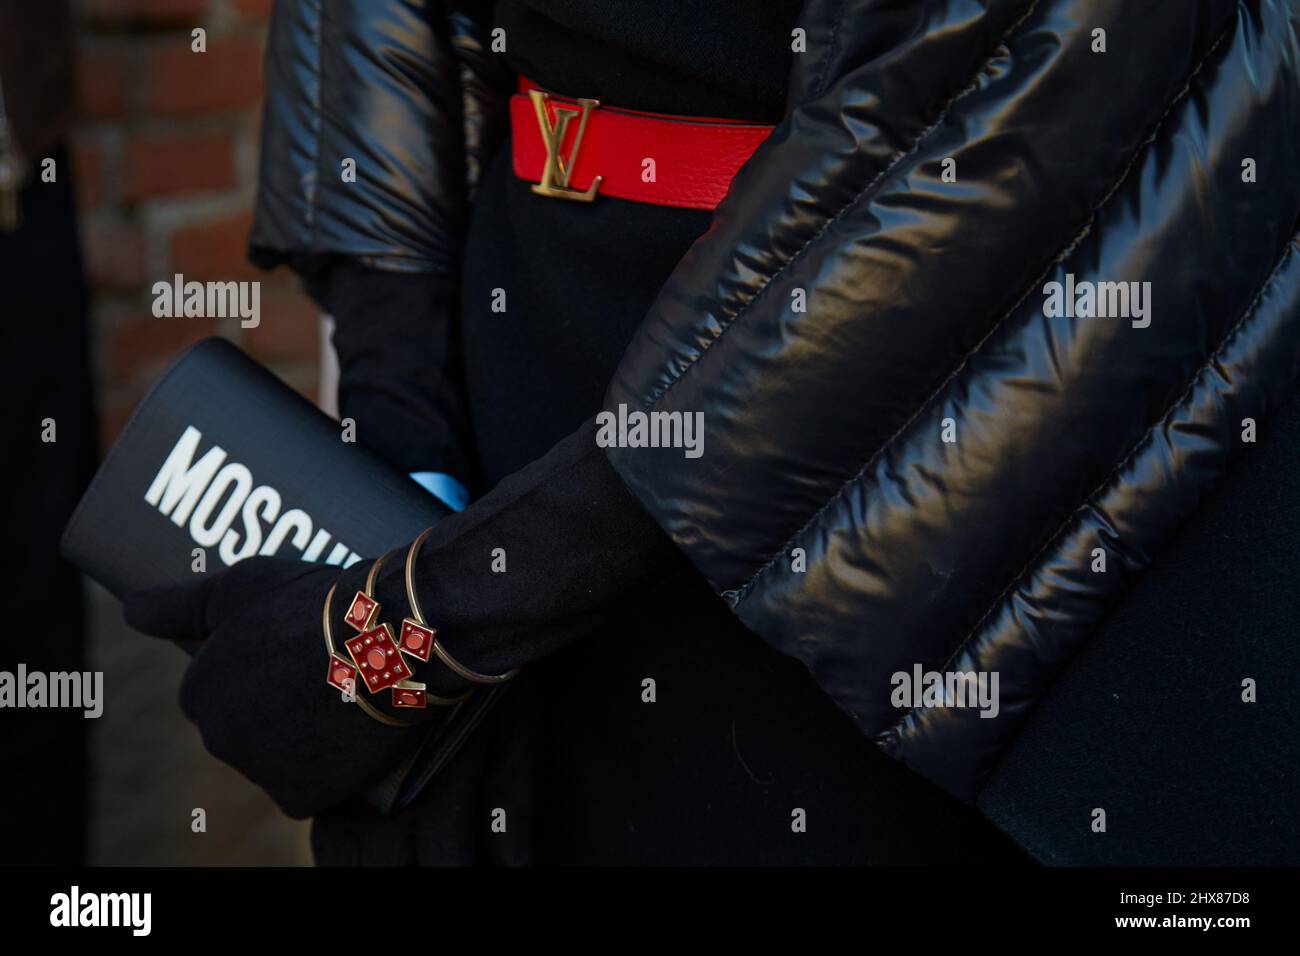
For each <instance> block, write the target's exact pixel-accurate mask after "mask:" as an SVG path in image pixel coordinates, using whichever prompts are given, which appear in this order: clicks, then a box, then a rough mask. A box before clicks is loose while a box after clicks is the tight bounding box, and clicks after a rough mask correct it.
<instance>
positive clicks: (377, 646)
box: [343, 624, 411, 694]
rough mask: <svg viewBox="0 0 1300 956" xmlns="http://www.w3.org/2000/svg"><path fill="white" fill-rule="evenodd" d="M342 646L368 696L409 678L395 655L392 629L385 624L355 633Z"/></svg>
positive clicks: (400, 657)
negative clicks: (354, 662) (353, 663)
mask: <svg viewBox="0 0 1300 956" xmlns="http://www.w3.org/2000/svg"><path fill="white" fill-rule="evenodd" d="M343 646H344V647H346V648H347V649H348V653H349V654H351V655H352V659H353V660H354V661H356V663H357V670H358V671H359V672H360V673H361V678H362V680H364V681H365V684H366V689H367V690H369V691H370V693H372V694H373V693H374V692H375V691H379V690H383V689H384V688H385V687H392V686H393V685H394V684H396V683H397V682H398V681H402V680H406V678H408V677H410V676H411V669H410V668H409V667H407V665H406V662H405V661H404V660H403V659H402V655H401V654H399V653H398V651H397V641H395V640H393V632H392V629H391V628H389V626H388V625H387V624H380V625H379V626H378V627H376V628H372V629H371V630H369V631H366V632H364V633H362V634H358V635H357V636H356V637H354V638H352V639H350V640H347V641H344V642H343Z"/></svg>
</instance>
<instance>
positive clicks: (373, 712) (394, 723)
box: [321, 568, 415, 727]
mask: <svg viewBox="0 0 1300 956" xmlns="http://www.w3.org/2000/svg"><path fill="white" fill-rule="evenodd" d="M371 570H372V571H373V570H374V569H373V568H372V569H371ZM337 587H338V582H337V581H336V582H334V583H333V584H331V585H330V589H329V593H328V594H326V595H325V607H324V610H323V611H322V612H321V630H322V631H324V633H325V650H326V652H327V653H328V654H329V657H330V665H331V666H333V663H334V661H335V659H339V660H342V658H341V656H340V655H339V652H338V651H337V650H335V648H334V629H333V627H331V626H330V606H331V604H332V603H333V601H334V591H335V589H336V588H337ZM353 673H354V674H355V671H354V672H353ZM332 686H335V687H337V686H338V685H337V684H334V685H332ZM352 699H353V700H354V701H355V702H356V704H357V706H359V707H360V708H361V709H362V711H364V712H365V713H366V714H369V715H370V716H371V717H373V718H374V719H375V720H377V721H379V722H380V723H381V724H387V725H388V726H389V727H414V726H415V725H414V724H412V723H410V722H408V721H405V720H398V719H397V718H396V717H389V716H388V715H387V714H385V713H384V712H383V711H382V710H380V709H379V708H377V707H375V706H374V705H373V704H372V703H370V701H368V700H366V699H365V698H364V697H362V696H361V694H360V693H359V692H358V688H357V684H356V679H355V677H353V678H352Z"/></svg>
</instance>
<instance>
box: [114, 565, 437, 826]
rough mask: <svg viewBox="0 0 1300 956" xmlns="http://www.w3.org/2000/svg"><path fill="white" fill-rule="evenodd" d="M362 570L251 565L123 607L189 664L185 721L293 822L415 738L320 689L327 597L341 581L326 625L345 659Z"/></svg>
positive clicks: (138, 597) (361, 783)
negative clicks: (184, 654)
mask: <svg viewBox="0 0 1300 956" xmlns="http://www.w3.org/2000/svg"><path fill="white" fill-rule="evenodd" d="M368 567H369V562H365V561H363V562H361V563H360V564H358V565H355V566H354V567H353V568H352V569H349V570H348V571H344V572H342V574H340V572H339V569H338V568H333V567H325V566H322V565H316V564H305V563H303V562H301V561H296V560H289V559H282V558H250V559H249V560H247V561H242V562H240V563H239V564H237V565H235V566H234V567H233V568H231V569H230V570H228V571H224V572H222V573H220V574H214V575H211V576H208V577H204V578H202V579H200V580H198V581H195V582H194V583H192V584H183V585H179V586H176V587H168V588H158V589H152V590H147V591H140V592H136V593H133V594H130V595H128V596H127V598H126V605H125V612H126V620H127V623H128V624H130V625H131V626H132V627H134V628H136V629H137V630H140V631H143V632H145V633H147V634H152V635H155V636H157V637H163V638H167V639H170V640H173V641H175V642H176V643H177V644H179V645H181V646H182V647H183V648H185V649H186V650H187V651H189V652H190V653H192V654H193V660H192V661H191V662H190V665H189V668H188V669H187V670H186V672H185V678H184V680H183V681H182V683H181V709H182V710H183V711H184V712H185V715H186V716H187V717H189V719H190V720H192V721H193V722H194V723H195V724H197V725H198V728H199V731H200V732H201V733H202V735H203V743H204V745H205V746H206V747H207V749H208V750H209V751H210V752H211V753H212V754H213V755H214V756H216V757H218V758H219V759H221V760H223V761H225V762H226V763H228V764H230V765H231V766H232V767H234V768H235V769H236V770H238V771H240V773H242V774H244V775H245V776H246V777H248V778H249V779H250V780H252V781H253V782H254V783H256V784H258V785H259V786H261V787H263V788H264V789H265V790H266V791H267V793H269V794H270V795H271V797H272V798H273V799H274V800H275V802H276V803H277V804H279V805H280V807H281V808H282V809H283V810H284V812H285V813H287V814H289V815H290V816H293V817H305V816H310V815H311V814H313V813H315V812H317V811H318V810H320V809H322V808H324V807H327V806H329V805H331V804H333V803H337V802H338V801H340V800H342V799H344V798H345V797H348V796H350V795H352V794H354V793H356V792H358V791H359V790H361V789H363V788H364V787H365V786H366V785H367V784H369V783H371V782H372V781H374V780H375V779H377V778H378V777H380V776H382V774H383V773H384V772H385V771H387V770H389V769H391V768H392V767H394V766H396V765H397V764H398V762H400V761H401V759H402V758H403V757H404V756H405V755H406V754H407V753H408V752H409V751H410V750H411V749H412V748H413V747H415V746H416V745H417V744H418V743H419V740H420V738H421V735H422V733H423V730H422V729H421V728H420V727H413V728H400V727H390V726H386V725H384V724H381V723H379V722H378V721H376V720H374V719H373V718H371V717H369V716H367V715H366V714H365V713H363V712H362V711H361V709H360V708H359V707H357V706H356V704H354V703H349V702H345V701H344V700H343V694H342V692H340V691H338V690H335V689H334V688H332V687H330V686H328V685H327V684H326V683H325V675H326V670H327V667H326V660H327V655H326V651H325V639H324V636H323V634H322V630H321V608H322V606H323V602H324V600H325V594H326V592H327V591H328V590H329V588H330V586H331V585H332V584H334V582H335V581H336V580H337V581H338V582H339V584H338V589H337V592H336V594H335V598H334V603H333V609H332V610H333V612H334V613H333V616H332V619H333V626H334V639H335V645H336V646H337V647H338V648H339V649H340V651H342V641H343V640H345V639H346V638H348V637H351V636H353V635H354V634H355V633H356V632H355V631H352V630H350V629H348V628H347V627H346V626H345V625H344V624H343V615H344V613H346V611H347V605H348V603H349V602H350V601H351V599H352V596H353V594H354V593H355V592H356V591H357V590H358V589H360V587H361V586H362V583H363V581H364V577H365V572H366V570H367V568H368ZM364 693H365V691H364V690H362V689H358V690H357V694H358V695H360V694H364ZM372 700H374V698H372ZM401 713H402V716H403V718H404V719H411V718H407V716H406V715H407V714H411V715H416V717H415V719H417V720H418V719H420V718H421V717H423V718H424V719H425V720H428V719H438V718H439V717H441V716H442V712H441V711H437V712H435V709H430V710H427V711H421V710H403V711H402V712H401Z"/></svg>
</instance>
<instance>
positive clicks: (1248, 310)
mask: <svg viewBox="0 0 1300 956" xmlns="http://www.w3.org/2000/svg"><path fill="white" fill-rule="evenodd" d="M1296 242H1300V232H1294V233H1292V235H1291V236H1290V238H1288V239H1287V241H1286V242H1285V243H1284V244H1283V248H1282V251H1281V253H1280V254H1279V255H1278V256H1277V258H1276V259H1275V261H1274V264H1273V268H1272V269H1271V270H1270V271H1269V273H1268V275H1267V276H1266V277H1265V278H1264V281H1263V282H1262V283H1261V284H1260V286H1259V288H1258V289H1256V291H1255V294H1254V295H1253V296H1251V298H1250V300H1249V301H1248V302H1247V304H1246V307H1245V309H1244V310H1243V312H1242V314H1241V315H1240V316H1238V317H1237V320H1236V321H1235V322H1233V323H1232V325H1231V326H1229V328H1228V329H1227V330H1226V331H1225V332H1224V333H1223V335H1222V337H1220V339H1219V341H1218V343H1217V344H1216V345H1215V347H1214V351H1213V352H1211V353H1210V354H1209V355H1207V356H1206V358H1205V361H1203V362H1202V363H1201V364H1200V365H1199V366H1197V368H1196V369H1195V370H1194V371H1193V372H1192V374H1191V377H1190V378H1189V379H1188V382H1187V385H1186V386H1185V387H1184V388H1183V390H1182V392H1181V393H1180V394H1179V395H1178V397H1177V398H1176V399H1174V400H1173V401H1172V402H1170V403H1169V405H1168V406H1167V407H1166V408H1165V410H1164V411H1163V412H1161V413H1160V415H1159V417H1158V418H1156V420H1155V421H1154V422H1153V423H1152V424H1151V425H1150V426H1148V427H1147V429H1146V430H1145V431H1144V432H1143V433H1142V434H1141V435H1139V436H1138V437H1137V439H1136V440H1134V442H1133V444H1132V445H1131V446H1130V447H1129V449H1128V451H1127V452H1125V453H1124V457H1123V458H1121V459H1120V460H1119V461H1118V462H1117V463H1116V464H1115V466H1114V467H1113V468H1111V470H1110V471H1109V472H1108V473H1107V474H1106V476H1105V477H1104V478H1102V480H1101V481H1100V482H1098V484H1097V486H1096V487H1095V488H1093V490H1092V491H1091V492H1089V493H1088V494H1087V495H1085V496H1084V498H1083V500H1082V501H1081V502H1080V503H1079V505H1078V506H1077V507H1075V508H1074V509H1073V510H1072V511H1071V512H1070V513H1069V514H1068V515H1066V517H1065V519H1064V520H1063V521H1062V522H1061V523H1060V525H1058V526H1057V527H1056V529H1055V530H1053V531H1052V533H1051V534H1050V535H1049V536H1048V537H1047V540H1046V541H1044V542H1043V544H1042V545H1041V546H1040V547H1039V548H1038V549H1037V550H1036V551H1035V552H1034V554H1033V556H1032V557H1030V558H1029V560H1028V561H1026V562H1025V564H1024V567H1022V568H1021V569H1020V570H1019V571H1018V572H1016V574H1015V575H1014V576H1013V577H1012V579H1011V582H1010V583H1009V584H1008V585H1007V586H1006V587H1005V588H1004V589H1003V590H1002V592H1001V593H1000V594H999V595H998V596H997V597H996V598H994V599H993V601H992V603H991V604H990V605H989V607H988V609H987V610H986V611H985V612H984V613H983V614H982V615H980V617H979V619H978V620H977V621H976V622H975V625H974V626H973V627H972V628H971V629H970V631H969V632H968V633H967V635H966V636H965V637H964V638H962V640H961V641H960V642H959V643H958V644H957V646H956V647H955V648H954V649H953V650H952V652H951V653H949V654H948V655H947V657H946V658H944V662H943V666H942V668H941V669H942V670H947V669H948V667H950V666H951V665H952V663H953V662H954V661H955V660H957V658H959V657H960V656H961V655H962V654H963V653H964V652H965V651H966V650H967V649H968V648H969V647H970V646H971V644H972V642H973V641H974V640H976V639H977V635H978V634H979V633H980V632H981V631H982V630H983V628H984V625H985V623H986V622H987V621H988V619H989V617H990V616H991V615H992V614H993V612H994V611H996V610H997V608H998V606H999V605H1000V604H1002V602H1003V601H1005V600H1006V598H1007V596H1008V595H1009V594H1011V592H1012V591H1014V590H1015V589H1016V588H1017V587H1019V586H1020V584H1021V582H1022V581H1023V580H1024V577H1025V574H1026V572H1027V571H1029V569H1030V568H1032V567H1033V566H1034V564H1036V563H1037V562H1038V560H1039V558H1041V557H1042V556H1043V554H1044V552H1046V551H1047V549H1048V548H1050V547H1051V546H1052V545H1053V544H1054V543H1056V542H1057V541H1058V540H1059V539H1060V537H1061V533H1062V532H1063V531H1065V530H1066V529H1067V528H1068V527H1069V526H1070V525H1071V524H1073V523H1075V522H1077V521H1078V520H1079V516H1080V515H1081V514H1083V513H1084V512H1085V511H1086V510H1087V509H1088V508H1095V507H1096V504H1095V500H1096V498H1097V496H1098V495H1099V494H1100V493H1101V492H1103V491H1105V490H1106V487H1107V486H1108V485H1110V484H1111V482H1112V481H1113V480H1114V478H1115V476H1116V475H1117V474H1118V473H1119V472H1120V471H1121V470H1122V469H1123V468H1124V467H1125V466H1126V465H1128V464H1129V463H1130V462H1131V461H1132V460H1133V459H1134V456H1136V455H1137V454H1138V452H1139V451H1140V450H1141V448H1142V446H1143V444H1144V443H1145V442H1146V441H1147V440H1148V439H1149V438H1150V437H1151V436H1152V435H1153V434H1155V432H1156V430H1157V429H1158V428H1159V427H1160V426H1161V425H1162V424H1163V423H1164V422H1165V421H1166V420H1167V419H1168V418H1169V416H1170V415H1171V414H1172V413H1173V412H1174V411H1175V410H1176V409H1177V408H1178V407H1179V406H1180V405H1182V404H1184V403H1185V402H1186V401H1187V398H1188V396H1189V395H1191V393H1192V391H1193V390H1194V389H1195V388H1196V386H1197V384H1198V383H1199V382H1200V381H1201V379H1202V376H1203V375H1204V374H1205V372H1206V370H1207V369H1209V368H1211V367H1212V366H1213V365H1215V364H1216V363H1217V362H1218V361H1219V360H1221V359H1222V357H1223V352H1224V349H1226V348H1227V347H1228V345H1229V344H1230V340H1231V339H1232V338H1233V337H1234V336H1235V335H1236V334H1237V332H1238V331H1239V330H1240V329H1241V327H1242V326H1243V325H1244V324H1245V323H1246V322H1247V321H1248V320H1250V319H1251V318H1253V317H1254V316H1255V315H1256V314H1258V308H1259V304H1260V302H1261V300H1262V299H1263V297H1264V294H1265V293H1266V292H1267V291H1268V290H1269V289H1270V288H1271V287H1272V286H1273V285H1274V283H1275V282H1276V281H1277V279H1278V277H1279V275H1280V274H1281V272H1282V269H1283V267H1284V266H1285V265H1286V264H1287V261H1288V260H1289V259H1291V258H1292V257H1293V256H1294V255H1295V243H1296ZM919 710H921V708H920V707H913V708H911V709H909V710H908V711H907V713H905V714H903V715H902V716H901V717H899V718H898V719H897V720H896V721H894V722H893V723H892V724H890V725H889V726H887V727H885V728H884V729H883V730H881V731H879V732H878V733H877V734H876V737H877V738H878V739H879V738H887V737H890V736H897V734H898V729H899V728H900V727H901V726H902V725H903V724H904V723H906V722H907V720H908V718H910V717H911V716H912V715H913V714H915V713H917V711H919Z"/></svg>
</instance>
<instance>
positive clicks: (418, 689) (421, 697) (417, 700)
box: [393, 681, 428, 709]
mask: <svg viewBox="0 0 1300 956" xmlns="http://www.w3.org/2000/svg"><path fill="white" fill-rule="evenodd" d="M407 684H409V686H406V685H407ZM427 704H428V699H427V698H426V697H425V693H424V685H423V684H416V683H414V682H413V681H408V682H405V684H398V685H397V686H396V687H394V688H393V706H394V707H417V708H420V709H423V708H424V707H425V706H426V705H427Z"/></svg>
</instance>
